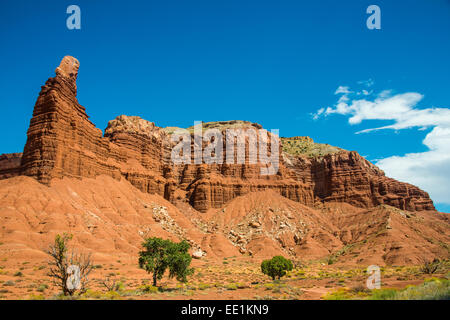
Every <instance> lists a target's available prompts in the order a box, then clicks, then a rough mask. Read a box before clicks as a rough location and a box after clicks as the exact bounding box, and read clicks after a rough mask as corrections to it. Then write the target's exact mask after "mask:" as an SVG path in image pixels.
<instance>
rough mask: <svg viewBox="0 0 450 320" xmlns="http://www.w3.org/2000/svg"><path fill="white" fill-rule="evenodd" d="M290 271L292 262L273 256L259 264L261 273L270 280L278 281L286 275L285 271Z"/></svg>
mask: <svg viewBox="0 0 450 320" xmlns="http://www.w3.org/2000/svg"><path fill="white" fill-rule="evenodd" d="M292 269H293V265H292V261H291V260H288V259H286V258H285V257H282V256H275V257H273V258H272V259H270V260H264V261H263V262H262V263H261V271H262V273H264V274H266V275H268V276H269V277H272V280H275V278H278V279H280V278H281V277H283V276H285V275H286V271H291V270H292Z"/></svg>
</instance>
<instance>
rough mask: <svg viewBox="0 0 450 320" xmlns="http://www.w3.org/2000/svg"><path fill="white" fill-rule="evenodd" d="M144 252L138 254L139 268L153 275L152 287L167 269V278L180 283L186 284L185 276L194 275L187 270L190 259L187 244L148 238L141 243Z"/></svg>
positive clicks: (190, 269) (185, 242)
mask: <svg viewBox="0 0 450 320" xmlns="http://www.w3.org/2000/svg"><path fill="white" fill-rule="evenodd" d="M142 246H143V247H144V250H143V251H141V252H139V267H140V268H142V269H144V270H145V271H147V272H148V273H152V274H153V286H155V287H156V282H157V280H161V279H162V277H163V275H164V273H165V272H166V270H167V269H169V278H173V277H175V278H176V279H177V280H178V281H180V282H187V276H188V275H191V274H193V273H194V269H192V268H189V265H190V264H191V261H192V257H191V256H190V255H189V253H188V250H189V248H190V245H189V243H188V242H187V241H186V240H183V241H181V242H179V243H175V242H172V241H170V240H163V239H161V238H148V239H147V240H145V241H144V243H142Z"/></svg>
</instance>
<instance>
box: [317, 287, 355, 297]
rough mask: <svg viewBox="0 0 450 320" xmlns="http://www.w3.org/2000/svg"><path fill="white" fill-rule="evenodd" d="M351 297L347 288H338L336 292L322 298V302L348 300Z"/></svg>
mask: <svg viewBox="0 0 450 320" xmlns="http://www.w3.org/2000/svg"><path fill="white" fill-rule="evenodd" d="M352 296H353V294H352V292H351V291H350V290H349V289H348V288H339V289H338V290H335V291H331V292H328V293H327V294H325V295H324V296H323V299H324V300H348V299H351V298H352Z"/></svg>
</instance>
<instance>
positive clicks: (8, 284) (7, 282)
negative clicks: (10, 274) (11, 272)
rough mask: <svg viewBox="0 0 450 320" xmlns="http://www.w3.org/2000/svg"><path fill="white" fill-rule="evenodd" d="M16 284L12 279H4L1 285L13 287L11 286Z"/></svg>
mask: <svg viewBox="0 0 450 320" xmlns="http://www.w3.org/2000/svg"><path fill="white" fill-rule="evenodd" d="M15 285H16V283H15V282H14V281H12V280H8V281H6V282H5V283H4V284H3V286H5V287H6V286H10V287H13V286H15Z"/></svg>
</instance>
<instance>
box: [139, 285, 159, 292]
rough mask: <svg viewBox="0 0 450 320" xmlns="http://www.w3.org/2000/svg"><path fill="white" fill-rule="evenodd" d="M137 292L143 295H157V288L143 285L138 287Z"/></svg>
mask: <svg viewBox="0 0 450 320" xmlns="http://www.w3.org/2000/svg"><path fill="white" fill-rule="evenodd" d="M139 290H141V291H142V292H145V293H158V292H159V290H158V287H156V286H152V285H150V284H144V285H142V286H140V287H139Z"/></svg>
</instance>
